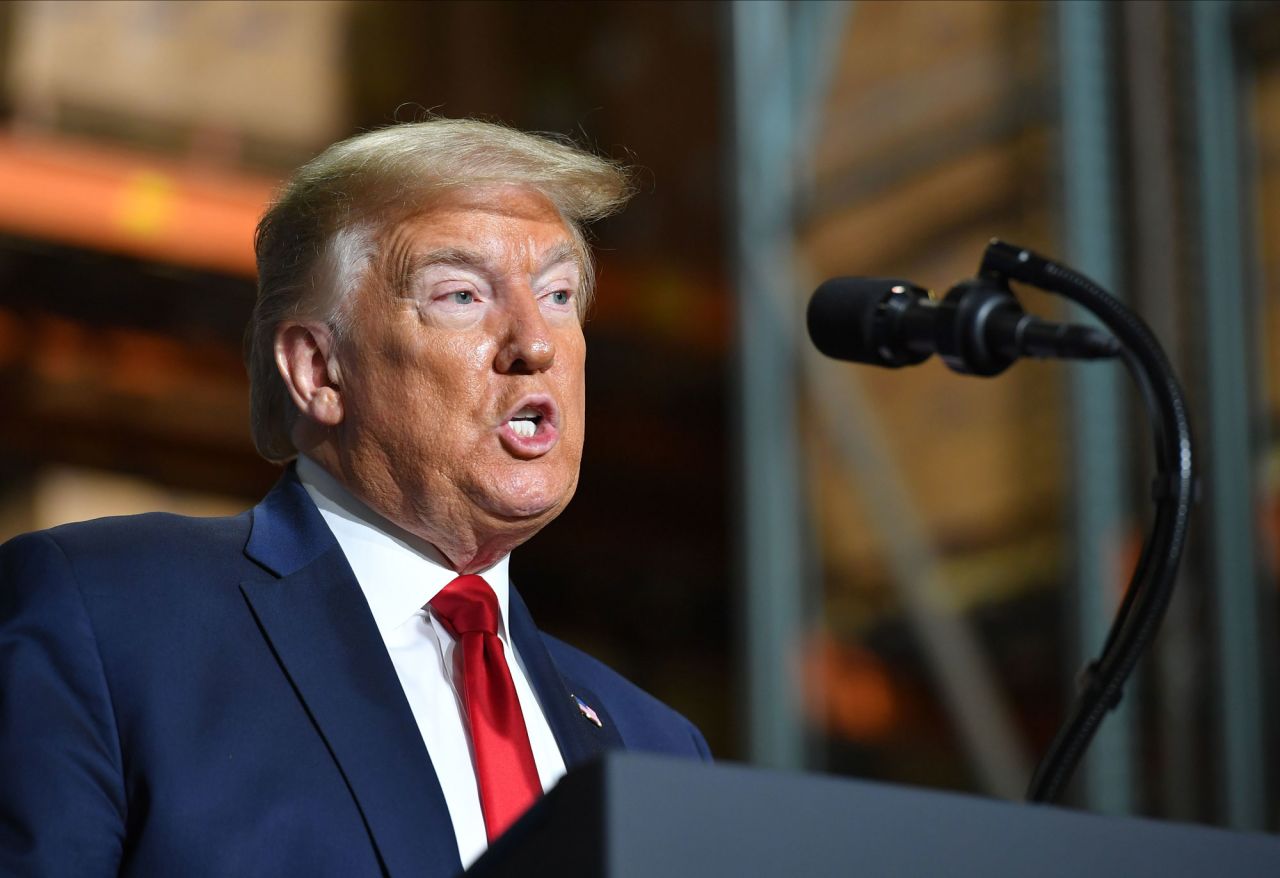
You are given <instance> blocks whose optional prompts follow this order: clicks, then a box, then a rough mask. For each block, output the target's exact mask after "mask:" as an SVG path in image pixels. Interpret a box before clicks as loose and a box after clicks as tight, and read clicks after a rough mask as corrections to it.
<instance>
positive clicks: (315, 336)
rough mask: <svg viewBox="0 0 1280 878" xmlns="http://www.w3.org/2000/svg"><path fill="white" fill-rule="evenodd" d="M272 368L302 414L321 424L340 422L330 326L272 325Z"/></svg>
mask: <svg viewBox="0 0 1280 878" xmlns="http://www.w3.org/2000/svg"><path fill="white" fill-rule="evenodd" d="M275 355H276V368H277V369H279V370H280V377H281V378H283V379H284V385H285V387H287V388H288V389H289V396H290V397H292V398H293V404H294V405H296V406H297V407H298V410H299V411H300V412H302V414H303V415H305V416H306V417H308V418H310V419H311V420H312V421H314V422H315V423H317V424H319V425H321V426H324V427H336V426H338V424H340V423H342V387H341V370H340V369H339V368H338V359H337V352H336V345H335V344H334V339H333V330H332V329H330V328H329V327H328V326H326V325H325V324H323V323H310V322H308V323H283V324H281V325H280V326H279V327H278V328H277V329H276V343H275Z"/></svg>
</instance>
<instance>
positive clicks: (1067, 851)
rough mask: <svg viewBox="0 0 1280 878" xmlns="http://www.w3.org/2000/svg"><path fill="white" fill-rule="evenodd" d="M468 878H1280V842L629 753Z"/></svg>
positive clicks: (591, 774)
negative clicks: (537, 877)
mask: <svg viewBox="0 0 1280 878" xmlns="http://www.w3.org/2000/svg"><path fill="white" fill-rule="evenodd" d="M466 875H467V876H468V878H501V876H531V875H554V876H558V878H577V876H584V878H585V876H591V878H684V876H690V878H692V876H698V878H708V876H720V875H725V876H735V878H736V876H786V878H791V876H806V878H807V876H819V878H825V876H842V878H846V876H867V878H872V876H895V878H896V876H928V875H940V876H941V875H945V876H966V875H975V876H979V875H980V876H989V878H994V876H1003V875H1010V876H1062V878H1081V876H1084V878H1104V876H1116V878H1121V876H1123V878H1143V876H1152V878H1156V876H1159V878H1175V876H1188V878H1189V876H1196V878H1203V876H1232V878H1251V876H1259V878H1261V876H1267V878H1274V876H1277V875H1280V837H1275V836H1270V835H1262V834H1256V833H1243V832H1232V831H1228V830H1222V829H1213V828H1209V827H1204V826H1194V825H1188V824H1177V823H1165V822H1160V821H1155V820H1145V819H1138V818H1129V817H1102V816H1098V815H1094V814H1087V813H1083V812H1079V811H1071V810H1067V809H1063V808H1056V807H1051V806H1047V805H1022V804H1011V803H1007V802H1001V801H995V800H990V799H983V798H980V797H976V796H966V795H957V794H951V793H939V792H932V791H928V790H920V789H914V788H906V787H898V786H891V785H887V784H877V783H865V782H860V781H852V780H846V779H840V778H834V777H826V776H821V775H807V774H791V773H785V772H775V771H765V770H758V769H751V768H747V767H745V766H740V765H702V764H698V763H693V762H688V761H682V760H676V759H670V758H665V757H658V756H651V755H645V754H640V753H621V752H619V753H611V754H609V755H607V756H606V757H605V758H604V759H602V760H601V761H599V762H596V763H593V764H591V765H588V766H584V767H582V768H580V769H578V770H576V771H574V772H572V773H571V774H569V775H567V776H566V777H565V778H564V780H562V781H561V782H560V783H559V784H558V785H557V786H556V787H555V789H553V790H552V791H551V792H550V793H548V794H547V795H546V796H544V797H543V799H542V800H541V801H540V802H539V803H538V804H537V805H535V806H534V807H533V808H532V809H530V811H529V813H528V814H526V815H525V816H524V817H523V818H521V819H520V821H519V822H518V823H516V824H515V825H514V826H513V827H512V828H511V829H510V830H509V831H508V832H507V833H506V834H505V835H504V836H503V837H502V838H500V839H499V840H498V841H497V843H496V844H494V845H493V847H491V848H490V849H489V850H488V851H487V852H486V853H485V854H484V856H482V857H481V858H480V859H479V860H477V861H476V862H475V864H474V865H473V866H472V867H471V869H469V870H467V872H466Z"/></svg>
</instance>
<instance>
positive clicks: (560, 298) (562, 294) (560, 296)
mask: <svg viewBox="0 0 1280 878" xmlns="http://www.w3.org/2000/svg"><path fill="white" fill-rule="evenodd" d="M551 301H553V302H555V303H556V304H557V305H568V304H569V291H568V290H556V291H555V292H554V293H552V294H551Z"/></svg>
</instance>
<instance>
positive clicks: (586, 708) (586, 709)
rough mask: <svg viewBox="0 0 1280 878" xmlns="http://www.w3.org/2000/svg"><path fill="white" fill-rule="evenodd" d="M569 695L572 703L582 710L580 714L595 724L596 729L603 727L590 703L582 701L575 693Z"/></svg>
mask: <svg viewBox="0 0 1280 878" xmlns="http://www.w3.org/2000/svg"><path fill="white" fill-rule="evenodd" d="M569 697H570V698H572V699H573V703H574V704H576V705H578V710H579V711H581V712H582V715H583V716H585V717H586V718H587V719H589V720H591V721H592V722H593V723H595V724H596V728H597V729H603V728H604V723H602V722H600V717H599V716H598V715H596V712H595V711H594V710H592V709H591V705H589V704H587V702H585V701H583V700H582V699H581V698H579V697H578V696H577V695H570V696H569Z"/></svg>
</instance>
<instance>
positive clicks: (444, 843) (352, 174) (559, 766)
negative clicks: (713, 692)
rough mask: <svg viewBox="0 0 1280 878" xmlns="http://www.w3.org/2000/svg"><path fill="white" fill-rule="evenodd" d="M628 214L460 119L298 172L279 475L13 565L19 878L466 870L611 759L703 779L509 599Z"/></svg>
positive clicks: (292, 187) (71, 540)
mask: <svg viewBox="0 0 1280 878" xmlns="http://www.w3.org/2000/svg"><path fill="white" fill-rule="evenodd" d="M627 195H628V190H627V180H626V177H625V175H624V174H623V172H621V171H620V170H619V169H618V168H616V167H615V166H613V165H612V164H610V163H608V162H606V161H603V160H601V159H599V158H596V157H595V156H592V155H589V154H587V153H584V152H581V151H579V150H577V149H575V148H572V147H570V146H567V145H564V144H561V143H558V142H554V141H551V140H548V139H544V138H540V137H534V136H530V135H526V134H522V133H519V132H515V131H511V130H508V129H505V128H502V127H500V126H495V125H489V124H485V123H479V122H470V121H451V120H436V121H429V122H423V123H418V124H412V125H401V126H395V127H392V128H389V129H384V130H381V131H376V132H372V133H369V134H365V135H362V136H359V137H356V138H353V139H351V140H348V141H345V142H343V143H339V144H337V145H335V146H333V147H331V148H330V149H328V150H327V151H326V152H325V153H323V154H322V155H320V156H319V157H318V158H316V159H315V160H313V161H312V162H310V163H309V164H307V165H306V166H304V167H303V168H302V169H300V170H299V171H298V173H297V174H296V175H295V177H294V178H293V180H292V181H291V182H290V183H289V184H288V186H287V187H286V188H285V189H284V191H283V193H282V195H281V197H280V199H279V201H278V202H277V203H276V204H275V205H273V206H272V207H271V209H270V210H268V212H267V214H266V216H264V218H263V220H262V223H261V224H260V226H259V233H258V240H257V253H258V266H259V297H258V303H257V307H256V309H255V313H254V317H253V322H252V324H251V326H250V328H249V332H248V334H247V337H246V339H247V344H246V358H247V362H248V366H249V371H250V376H251V383H252V396H253V418H254V422H253V432H254V439H255V442H256V443H257V445H258V448H259V450H260V451H261V452H262V453H263V454H264V455H265V456H266V457H268V458H269V459H271V460H275V461H280V462H290V463H289V466H288V468H287V470H286V472H285V475H284V476H283V478H282V479H281V481H280V483H279V484H278V485H277V486H276V487H275V489H273V490H272V492H271V493H270V494H269V495H268V496H267V497H266V498H265V499H264V500H263V502H262V503H260V504H259V505H258V506H257V507H255V508H254V509H253V510H251V511H249V512H246V513H244V514H242V515H239V516H236V517H234V518H229V519H205V520H197V519H187V518H179V517H176V516H168V515H147V516H138V517H130V518H119V519H104V520H100V521H96V522H89V523H85V524H78V525H70V526H66V527H60V528H55V529H53V530H51V531H47V532H44V533H37V534H29V535H27V536H24V537H20V538H18V539H16V540H13V541H11V542H10V543H8V544H7V545H6V546H4V547H3V548H2V549H0V675H2V680H0V766H2V768H0V770H2V771H3V778H2V779H0V874H4V875H42V876H54V875H75V876H94V875H110V874H116V873H119V874H128V875H183V876H199V875H236V876H243V875H308V876H318V875H335V876H362V875H394V876H399V875H430V876H434V875H440V876H444V875H453V874H456V873H457V872H459V871H460V870H461V869H462V867H463V866H464V865H466V864H469V863H470V862H471V861H473V860H474V859H475V858H476V857H477V856H478V855H479V854H480V853H481V852H483V850H484V849H485V847H486V845H487V843H488V841H489V840H491V839H492V838H494V837H496V836H497V835H498V834H499V833H501V831H502V830H503V829H505V827H506V826H507V825H509V824H510V822H511V821H513V820H514V819H516V818H517V817H518V815H519V813H520V812H521V811H522V810H523V809H524V808H525V807H527V806H528V805H529V804H530V803H531V802H532V801H533V799H534V798H536V797H537V795H538V794H539V793H540V792H541V791H542V790H543V789H546V788H549V787H550V786H551V785H553V784H554V783H555V782H556V780H558V778H559V777H560V776H561V775H562V774H563V773H564V772H565V770H567V769H569V768H572V767H574V766H575V765H578V764H580V763H582V762H584V761H587V760H589V759H591V758H592V757H594V756H595V755H598V754H599V753H600V752H601V751H602V750H605V749H608V748H610V747H628V748H637V749H645V750H651V751H655V752H660V753H669V754H674V755H682V756H689V757H693V758H708V754H707V748H706V744H705V742H704V741H703V740H702V737H701V735H700V734H699V733H698V732H697V730H696V729H695V728H694V727H693V726H691V725H690V724H689V723H688V722H687V721H686V720H684V719H683V718H682V717H680V716H678V715H677V714H675V713H674V712H673V711H671V710H670V709H669V708H666V707H665V706H663V705H661V704H660V703H658V702H657V701H655V700H654V699H652V698H651V697H650V696H648V695H646V694H645V693H643V692H641V691H640V690H638V689H636V688H635V687H634V686H632V685H631V684H629V683H627V682H626V681H625V680H623V679H622V678H620V677H618V676H617V675H616V674H614V673H613V672H612V671H610V670H608V669H607V668H605V667H604V666H602V665H600V664H598V663H597V662H595V661H594V660H592V659H590V658H588V657H587V656H585V655H583V654H582V653H579V652H577V651H576V650H574V649H572V648H571V647H568V646H566V645H565V644H563V643H560V642H558V641H556V640H554V639H552V638H549V637H545V636H542V635H540V634H539V633H538V631H537V629H536V628H535V626H534V624H533V621H532V619H531V618H530V617H529V613H528V610H527V609H526V608H525V606H524V604H523V602H522V601H521V600H520V597H519V595H518V594H516V592H515V591H514V590H512V589H510V588H509V586H508V582H507V565H508V558H509V556H510V553H511V551H512V550H513V549H515V548H516V547H517V546H519V545H520V544H521V543H523V542H524V541H525V540H527V539H528V538H529V537H531V536H533V535H534V534H535V533H537V531H538V530H539V529H541V528H542V527H543V526H544V525H545V524H547V522H549V521H551V520H552V519H553V518H555V516H556V515H558V514H559V513H560V511H561V510H562V509H563V508H564V507H565V505H566V504H567V503H568V502H569V499H570V497H571V496H572V494H573V492H574V489H575V487H576V485H577V479H578V465H579V459H580V456H581V453H582V443H583V425H584V391H583V387H584V385H583V381H584V379H583V369H584V363H585V356H586V349H585V344H584V340H583V335H582V326H581V317H582V313H583V310H584V308H585V307H586V304H587V300H588V298H589V295H590V293H591V265H590V259H589V254H588V251H587V248H586V245H585V243H584V238H583V232H582V228H581V224H582V223H584V222H586V221H589V220H592V219H595V218H598V217H600V216H604V215H606V214H608V213H610V212H612V211H613V210H616V209H617V208H618V207H620V206H621V204H622V203H623V202H624V201H625V199H626V197H627ZM565 563H567V564H571V563H573V559H572V558H567V559H565Z"/></svg>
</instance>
